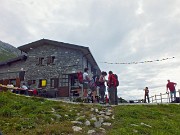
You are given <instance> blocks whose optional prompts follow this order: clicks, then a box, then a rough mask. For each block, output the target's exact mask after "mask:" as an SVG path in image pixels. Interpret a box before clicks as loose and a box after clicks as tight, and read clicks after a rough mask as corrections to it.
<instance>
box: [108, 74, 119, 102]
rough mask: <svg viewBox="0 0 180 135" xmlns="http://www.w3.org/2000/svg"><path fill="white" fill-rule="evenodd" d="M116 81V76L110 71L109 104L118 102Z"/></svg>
mask: <svg viewBox="0 0 180 135" xmlns="http://www.w3.org/2000/svg"><path fill="white" fill-rule="evenodd" d="M116 83H117V81H116V78H115V77H114V74H113V72H112V71H109V76H108V82H107V85H108V93H109V104H112V105H117V104H118V99H117V84H116Z"/></svg>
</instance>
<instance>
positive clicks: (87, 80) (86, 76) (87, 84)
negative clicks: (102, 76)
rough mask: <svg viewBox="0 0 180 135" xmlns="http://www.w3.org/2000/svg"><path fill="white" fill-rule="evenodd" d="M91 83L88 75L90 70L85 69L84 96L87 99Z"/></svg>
mask: <svg viewBox="0 0 180 135" xmlns="http://www.w3.org/2000/svg"><path fill="white" fill-rule="evenodd" d="M89 81H90V78H89V75H88V68H85V69H84V73H83V91H84V92H83V93H84V94H83V96H84V97H87V92H88V89H89Z"/></svg>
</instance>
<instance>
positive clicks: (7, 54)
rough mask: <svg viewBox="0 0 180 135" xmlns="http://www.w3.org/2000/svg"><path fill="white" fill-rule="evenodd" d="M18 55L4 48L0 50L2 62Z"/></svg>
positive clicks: (0, 60)
mask: <svg viewBox="0 0 180 135" xmlns="http://www.w3.org/2000/svg"><path fill="white" fill-rule="evenodd" d="M15 57H17V56H16V55H15V54H12V53H11V52H6V51H4V50H1V51H0V62H3V61H6V60H9V59H11V58H15Z"/></svg>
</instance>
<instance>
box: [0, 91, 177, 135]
mask: <svg viewBox="0 0 180 135" xmlns="http://www.w3.org/2000/svg"><path fill="white" fill-rule="evenodd" d="M92 107H93V108H98V109H99V110H101V109H105V108H104V107H101V106H95V105H94V106H92V105H83V104H79V105H75V104H68V103H62V102H55V101H49V100H45V99H43V98H27V97H24V96H17V95H14V94H12V93H2V92H1V93H0V130H1V131H2V132H3V134H5V135H11V134H13V135H14V134H17V135H24V134H25V135H26V134H27V135H30V134H31V135H34V134H37V135H42V134H47V135H49V134H62V133H64V134H65V135H67V134H73V135H74V134H80V135H85V134H87V131H88V130H89V129H93V128H94V127H93V124H92V125H91V126H89V127H85V126H84V127H83V131H82V132H81V133H74V132H73V130H72V126H73V124H72V123H71V121H74V120H75V119H76V118H77V117H79V116H77V113H80V116H82V115H85V119H84V118H82V119H81V120H80V121H82V122H84V121H85V120H86V119H88V118H89V117H90V115H91V114H92V113H93V112H91V111H90V110H91V108H92ZM114 113H115V119H114V120H113V122H112V121H107V122H112V123H113V126H112V127H111V128H106V127H103V128H105V129H106V134H107V135H121V134H123V135H128V134H147V135H151V134H152V135H171V134H174V135H178V133H180V123H179V122H180V105H157V106H156V105H151V106H150V105H137V106H116V107H114ZM143 123H144V124H143ZM132 124H134V125H132ZM145 124H147V125H145ZM82 126H83V125H82ZM150 126H151V127H150ZM98 130H99V129H96V131H97V132H98ZM99 133H100V132H99ZM101 134H102V133H101Z"/></svg>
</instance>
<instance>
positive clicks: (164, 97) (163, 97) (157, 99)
mask: <svg viewBox="0 0 180 135" xmlns="http://www.w3.org/2000/svg"><path fill="white" fill-rule="evenodd" d="M176 97H177V98H180V89H178V90H177V91H176ZM149 100H150V103H170V102H172V101H171V95H170V92H168V93H164V94H162V93H160V94H159V95H158V94H157V95H154V96H151V97H149ZM173 100H174V98H173ZM146 101H147V99H146ZM129 102H130V103H144V99H137V100H129Z"/></svg>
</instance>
